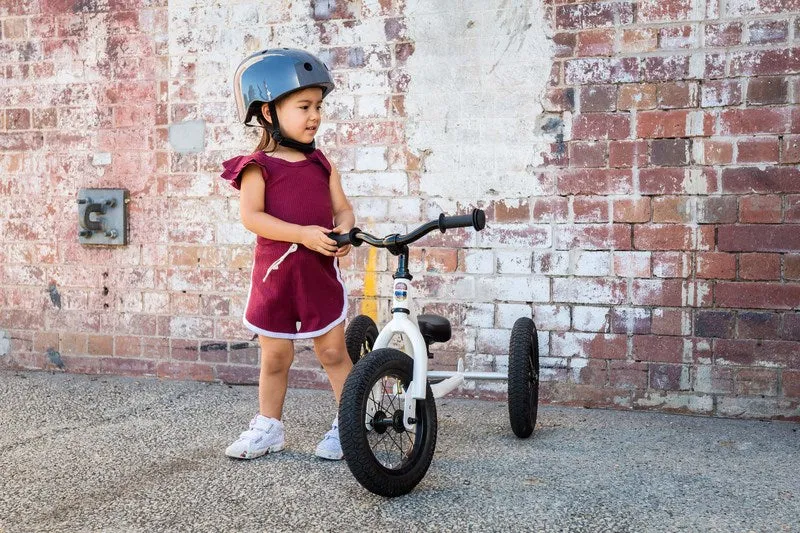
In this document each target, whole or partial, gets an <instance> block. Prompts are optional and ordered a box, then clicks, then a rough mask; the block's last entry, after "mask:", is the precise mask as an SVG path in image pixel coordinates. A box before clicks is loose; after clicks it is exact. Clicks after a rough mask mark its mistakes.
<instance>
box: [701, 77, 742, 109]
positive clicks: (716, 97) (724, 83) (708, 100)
mask: <svg viewBox="0 0 800 533" xmlns="http://www.w3.org/2000/svg"><path fill="white" fill-rule="evenodd" d="M741 103H742V84H741V82H740V81H739V80H707V81H704V82H703V86H702V88H701V89H700V105H701V106H702V107H726V106H735V105H739V104H741Z"/></svg>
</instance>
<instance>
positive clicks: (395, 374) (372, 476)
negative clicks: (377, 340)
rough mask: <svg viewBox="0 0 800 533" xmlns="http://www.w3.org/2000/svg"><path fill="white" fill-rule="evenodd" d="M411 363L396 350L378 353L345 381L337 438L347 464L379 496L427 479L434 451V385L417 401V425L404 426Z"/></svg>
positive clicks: (400, 492)
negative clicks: (426, 474)
mask: <svg viewBox="0 0 800 533" xmlns="http://www.w3.org/2000/svg"><path fill="white" fill-rule="evenodd" d="M412 369H413V360H412V359H411V357H409V356H408V355H406V354H404V353H403V352H401V351H399V350H395V349H392V348H382V349H379V350H375V351H374V352H371V353H370V354H369V355H367V356H366V357H365V358H363V359H362V360H361V361H359V362H358V364H357V365H355V366H354V367H353V371H352V372H350V375H349V376H348V377H347V381H345V384H344V389H343V391H342V399H341V402H340V404H339V434H340V438H341V442H342V451H343V452H344V458H345V460H346V461H347V466H348V467H349V468H350V471H351V472H352V473H353V476H355V478H356V480H358V482H359V483H361V485H362V486H364V488H366V489H367V490H369V491H370V492H373V493H375V494H378V495H380V496H387V497H393V496H400V495H403V494H407V493H409V492H410V491H411V490H412V489H413V488H414V487H416V486H417V484H418V483H419V482H420V481H421V480H422V478H423V477H425V473H426V472H427V471H428V467H429V466H430V464H431V461H432V460H433V452H434V449H435V448H436V432H437V420H436V404H435V403H434V399H433V393H432V392H431V389H430V386H429V385H427V384H426V389H427V393H426V397H425V399H424V400H417V401H416V413H415V414H414V418H415V419H416V424H415V425H414V429H413V430H411V431H409V430H407V429H406V428H405V425H404V424H403V418H404V415H405V413H404V411H403V409H404V398H405V395H406V394H407V390H408V387H409V384H410V383H411V377H412V375H413V372H412Z"/></svg>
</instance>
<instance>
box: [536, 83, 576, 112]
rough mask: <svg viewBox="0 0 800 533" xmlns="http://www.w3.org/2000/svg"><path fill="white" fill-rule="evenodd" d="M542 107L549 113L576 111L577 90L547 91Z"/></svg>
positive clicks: (561, 88)
mask: <svg viewBox="0 0 800 533" xmlns="http://www.w3.org/2000/svg"><path fill="white" fill-rule="evenodd" d="M542 106H543V107H544V110H545V111H547V112H560V111H572V110H573V109H575V89H573V88H571V87H569V88H563V87H559V88H551V89H547V91H546V92H545V96H544V98H543V100H542Z"/></svg>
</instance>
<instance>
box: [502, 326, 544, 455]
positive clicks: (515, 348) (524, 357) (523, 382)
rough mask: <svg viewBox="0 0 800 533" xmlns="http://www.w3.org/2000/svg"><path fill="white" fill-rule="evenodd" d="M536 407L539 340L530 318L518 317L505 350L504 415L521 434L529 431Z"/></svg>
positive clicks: (518, 433) (537, 405)
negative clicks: (506, 382) (506, 388)
mask: <svg viewBox="0 0 800 533" xmlns="http://www.w3.org/2000/svg"><path fill="white" fill-rule="evenodd" d="M538 408H539V343H538V341H537V338H536V326H535V325H534V323H533V320H531V319H530V318H524V317H523V318H519V319H517V321H516V322H514V327H513V328H512V329H511V342H510V343H509V353H508V416H509V418H510V420H511V429H512V430H513V431H514V434H515V435H516V436H517V437H519V438H521V439H524V438H527V437H529V436H530V435H531V433H533V428H534V426H535V425H536V415H537V412H538Z"/></svg>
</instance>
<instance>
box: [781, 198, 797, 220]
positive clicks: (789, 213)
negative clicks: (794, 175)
mask: <svg viewBox="0 0 800 533" xmlns="http://www.w3.org/2000/svg"><path fill="white" fill-rule="evenodd" d="M785 202H786V211H785V212H784V214H783V221H784V222H800V195H798V194H789V195H786V196H785Z"/></svg>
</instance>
